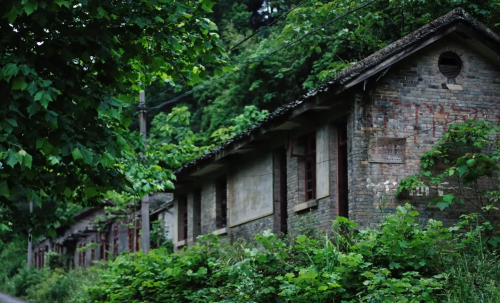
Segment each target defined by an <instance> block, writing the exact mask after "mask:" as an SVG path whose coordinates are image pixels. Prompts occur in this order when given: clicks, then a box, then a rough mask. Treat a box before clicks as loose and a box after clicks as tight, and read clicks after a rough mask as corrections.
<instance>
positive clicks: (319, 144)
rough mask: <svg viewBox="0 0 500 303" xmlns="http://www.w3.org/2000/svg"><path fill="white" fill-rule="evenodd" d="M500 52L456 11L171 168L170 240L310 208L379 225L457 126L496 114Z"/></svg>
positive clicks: (255, 228)
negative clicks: (380, 212) (401, 189)
mask: <svg viewBox="0 0 500 303" xmlns="http://www.w3.org/2000/svg"><path fill="white" fill-rule="evenodd" d="M499 54H500V37H499V36H497V35H496V34H495V33H493V32H492V31H491V30H490V29H488V28H486V27H485V26H484V25H483V24H481V23H480V22H478V21H477V20H475V19H474V18H472V17H471V16H470V15H469V14H467V13H466V12H464V11H463V10H462V9H456V10H453V11H452V12H450V13H448V14H446V15H444V16H442V17H440V18H438V19H436V20H434V21H433V22H431V23H429V24H427V25H425V26H423V27H422V28H420V29H418V30H417V31H415V32H413V33H411V34H409V35H408V36H406V37H404V38H402V39H400V40H398V41H396V42H394V43H392V44H390V45H389V46H387V47H385V48H383V49H381V50H380V51H378V52H376V53H374V54H373V55H371V56H369V57H367V58H365V59H364V60H362V61H360V62H358V63H357V64H355V65H353V66H351V67H349V68H347V69H345V70H343V71H342V72H340V73H339V74H338V75H337V76H336V77H335V78H334V79H332V80H331V81H329V82H328V83H326V84H324V85H323V86H321V87H319V88H318V89H316V90H314V91H312V92H310V93H308V94H306V95H304V96H303V97H302V98H300V99H299V100H297V101H294V102H291V103H289V104H287V105H285V106H283V107H281V108H279V109H277V110H276V111H275V112H273V113H271V114H270V115H269V116H268V117H267V118H265V119H264V120H262V121H260V122H258V123H257V124H255V125H253V126H252V127H251V128H249V129H248V130H247V131H246V132H244V133H242V134H240V135H238V136H236V137H235V138H233V139H232V140H230V141H228V142H226V143H224V144H222V145H221V146H219V147H218V148H216V149H215V150H213V151H212V152H210V153H208V154H206V155H204V156H202V157H200V158H198V159H196V160H194V161H192V162H190V163H188V164H186V165H185V166H183V167H181V168H180V169H179V170H178V171H177V172H176V176H177V181H176V184H175V185H176V190H175V193H174V196H175V198H174V230H173V239H174V243H175V246H176V247H177V248H180V247H182V246H185V245H190V244H191V243H193V241H196V237H197V236H198V235H202V234H207V233H215V234H227V235H228V236H229V237H230V238H231V239H237V238H239V237H247V238H249V237H252V236H253V235H255V234H256V233H258V232H259V231H262V230H265V229H271V230H272V231H274V232H276V233H279V232H284V231H286V229H287V224H288V225H289V224H290V223H293V220H294V217H295V216H294V215H295V214H298V215H300V214H302V213H305V212H311V213H312V214H313V215H314V216H315V217H316V218H318V220H319V221H320V222H321V224H322V226H323V227H325V228H328V227H330V224H331V221H332V220H334V219H335V218H336V217H337V216H345V217H348V218H349V219H351V220H353V221H355V222H357V223H358V224H360V225H361V226H370V225H372V224H375V223H376V222H378V221H377V220H378V218H377V209H378V206H380V204H381V203H382V202H383V201H384V200H385V201H387V202H388V203H387V205H388V206H389V208H391V207H392V210H393V209H394V207H395V206H396V205H399V203H401V202H402V201H400V199H399V198H397V197H395V190H396V188H397V186H398V183H399V181H400V180H401V179H403V178H405V177H407V176H409V175H411V174H414V173H417V172H419V170H420V160H419V159H420V156H421V155H422V154H423V152H425V151H427V150H429V149H431V147H432V145H433V144H435V143H436V142H437V140H438V139H439V138H440V137H441V136H442V135H443V133H444V132H445V131H446V130H447V127H449V125H450V124H451V123H454V122H457V121H465V120H466V119H468V118H470V119H488V120H490V121H492V122H494V123H497V122H498V114H499V109H500V103H499V101H500V98H499V97H500V68H499V67H500V60H499ZM443 191H446V189H439V190H438V189H436V188H419V189H417V190H416V191H414V192H412V193H411V196H410V198H409V200H410V201H411V200H412V199H413V200H415V199H417V200H418V196H426V195H437V194H438V192H443ZM417 206H418V205H417ZM420 208H421V210H422V211H423V212H424V214H427V215H430V213H431V212H436V209H435V208H434V209H433V208H432V207H427V208H425V209H424V208H423V206H422V207H420ZM389 210H390V209H389ZM444 219H445V223H446V218H444Z"/></svg>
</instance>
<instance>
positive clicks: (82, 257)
mask: <svg viewBox="0 0 500 303" xmlns="http://www.w3.org/2000/svg"><path fill="white" fill-rule="evenodd" d="M83 247H85V243H80V244H79V245H78V248H79V249H80V250H81V249H82V248H83ZM78 266H85V250H81V251H79V252H78Z"/></svg>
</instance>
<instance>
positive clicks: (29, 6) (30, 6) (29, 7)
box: [24, 1, 38, 16]
mask: <svg viewBox="0 0 500 303" xmlns="http://www.w3.org/2000/svg"><path fill="white" fill-rule="evenodd" d="M37 8H38V2H36V1H29V2H28V3H25V4H24V11H25V12H26V15H28V16H29V15H31V14H32V13H33V12H34V11H35V10H36V9H37Z"/></svg>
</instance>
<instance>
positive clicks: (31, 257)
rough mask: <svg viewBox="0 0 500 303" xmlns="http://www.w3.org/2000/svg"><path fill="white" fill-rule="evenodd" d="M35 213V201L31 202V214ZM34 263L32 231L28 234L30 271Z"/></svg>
mask: <svg viewBox="0 0 500 303" xmlns="http://www.w3.org/2000/svg"><path fill="white" fill-rule="evenodd" d="M32 212H33V201H30V214H31V213H32ZM32 261H33V242H32V239H31V230H30V232H29V233H28V269H30V268H31V262H32Z"/></svg>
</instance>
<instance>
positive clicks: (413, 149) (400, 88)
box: [349, 38, 500, 225]
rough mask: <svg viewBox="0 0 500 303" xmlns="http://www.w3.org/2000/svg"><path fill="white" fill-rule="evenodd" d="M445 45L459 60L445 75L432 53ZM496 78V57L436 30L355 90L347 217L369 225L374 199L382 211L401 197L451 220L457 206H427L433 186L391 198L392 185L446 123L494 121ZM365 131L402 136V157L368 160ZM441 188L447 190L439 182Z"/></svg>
mask: <svg viewBox="0 0 500 303" xmlns="http://www.w3.org/2000/svg"><path fill="white" fill-rule="evenodd" d="M447 51H452V52H454V53H456V54H458V55H459V56H460V58H461V59H462V61H463V69H462V72H461V73H460V75H459V76H457V77H456V78H455V79H454V80H453V81H450V80H449V79H447V78H446V77H445V76H444V75H443V74H442V73H441V72H440V71H439V69H438V64H437V62H438V59H439V56H440V55H441V54H442V53H444V52H447ZM498 79H500V69H499V67H498V66H497V65H494V64H492V62H490V61H488V60H487V59H486V58H484V57H483V56H481V55H480V54H479V53H477V52H475V51H474V50H472V49H471V48H469V47H467V46H466V45H464V44H459V43H457V42H455V41H453V40H452V39H446V38H443V39H442V40H441V41H438V42H436V43H435V44H433V45H431V46H428V47H427V48H425V49H423V50H421V51H420V52H418V53H415V54H413V55H412V56H411V57H409V58H407V59H405V60H403V61H400V62H399V63H398V64H397V65H394V66H392V67H391V70H390V71H389V72H388V73H387V74H386V75H385V76H384V77H383V78H381V79H380V80H379V82H380V83H377V84H376V85H375V86H374V87H373V88H372V90H371V91H369V92H366V93H364V94H362V93H359V94H357V95H356V98H355V103H354V106H353V111H352V112H353V116H352V119H351V121H352V122H350V125H352V127H351V128H350V130H351V134H350V138H352V140H351V147H350V152H349V155H350V161H349V168H350V176H351V177H350V182H351V183H350V186H349V188H350V199H349V200H350V205H352V208H351V212H350V217H351V218H352V219H353V220H354V221H356V222H358V223H360V224H363V225H369V224H370V223H374V222H373V221H374V220H373V214H374V213H375V212H378V209H377V208H378V207H379V206H381V204H382V202H385V203H386V206H387V208H386V210H387V211H393V210H394V208H395V207H396V206H397V205H400V204H401V203H402V202H405V201H408V202H411V203H413V204H415V205H418V206H419V209H420V211H421V212H422V213H423V214H424V216H427V217H437V218H439V219H440V220H444V221H445V223H450V222H452V221H454V220H455V219H456V218H457V213H448V212H444V213H442V212H441V211H439V210H437V209H436V208H435V207H433V206H430V207H428V206H427V204H428V202H429V201H430V200H431V199H430V198H432V197H436V196H437V194H438V188H437V187H436V188H423V189H421V190H420V191H418V192H415V193H412V196H410V197H409V199H397V198H396V197H395V196H394V193H395V190H396V188H397V185H398V184H399V181H401V179H403V178H405V177H408V176H409V175H411V174H415V173H418V172H419V171H420V157H421V156H422V155H423V153H424V152H425V151H428V150H430V149H431V148H432V146H433V145H434V144H435V143H436V142H437V141H438V140H439V138H440V137H441V136H442V135H443V134H444V133H445V131H446V129H447V128H448V127H449V125H450V124H452V123H459V122H464V121H466V120H467V119H487V120H489V121H490V122H493V123H497V124H498V114H499V109H500V103H499V101H500V81H499V80H498ZM449 82H454V83H453V84H454V85H455V86H453V87H452V88H454V89H449V88H447V86H446V84H448V83H449ZM455 89H456V90H455ZM351 123H352V124H351ZM373 137H394V138H405V139H406V161H405V163H403V164H390V163H369V162H368V149H369V146H368V145H369V142H370V138H373ZM441 190H442V191H443V193H446V191H447V189H446V187H444V188H442V189H441ZM469 210H471V209H469ZM461 211H463V209H461ZM459 213H460V212H459Z"/></svg>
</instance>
